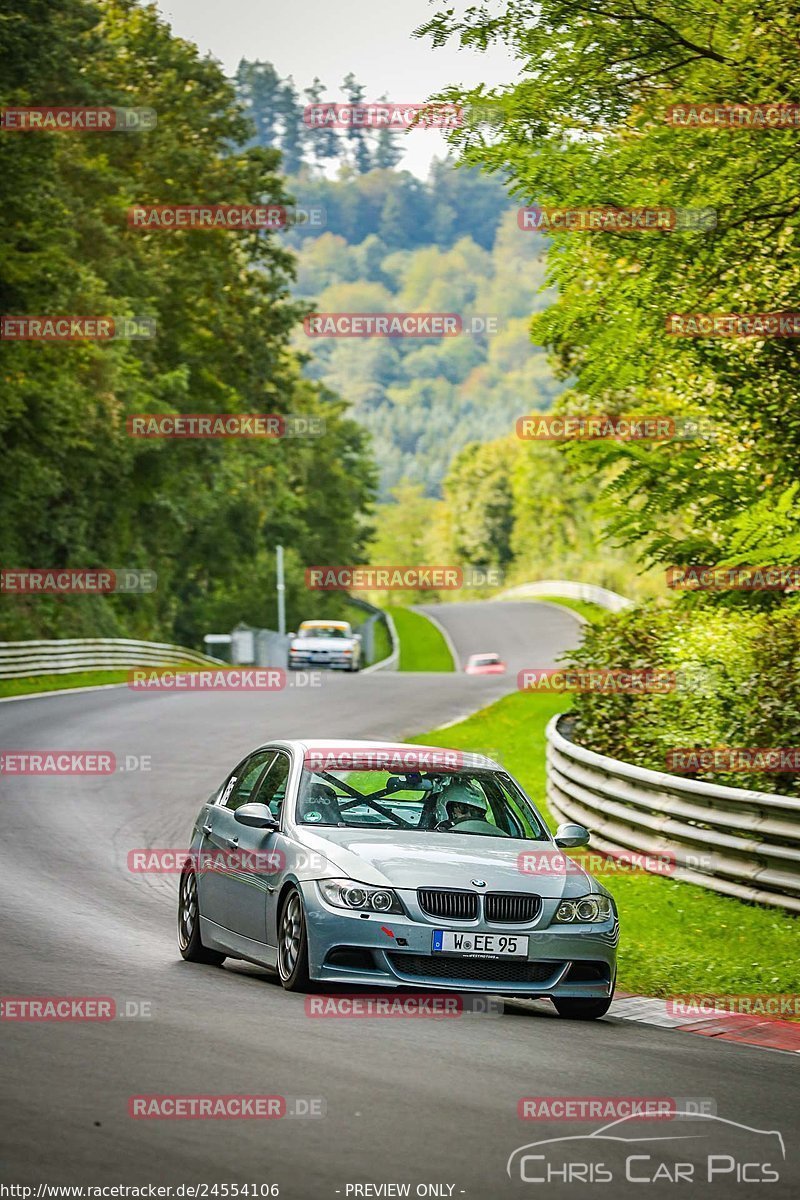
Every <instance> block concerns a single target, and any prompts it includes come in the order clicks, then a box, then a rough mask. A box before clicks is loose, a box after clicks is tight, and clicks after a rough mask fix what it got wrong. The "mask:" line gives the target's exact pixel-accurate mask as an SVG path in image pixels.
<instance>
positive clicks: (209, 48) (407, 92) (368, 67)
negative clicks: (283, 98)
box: [158, 0, 517, 176]
mask: <svg viewBox="0 0 800 1200" xmlns="http://www.w3.org/2000/svg"><path fill="white" fill-rule="evenodd" d="M499 6H500V0H488V4H487V7H489V8H490V9H497V8H498V7H499ZM445 7H447V8H456V9H457V10H458V11H463V10H464V9H465V8H466V7H467V5H466V4H465V3H464V2H463V0H446V3H445V0H433V2H432V3H431V0H294V3H287V2H286V0H158V8H159V10H160V11H161V13H162V15H163V16H164V17H165V19H166V20H167V21H168V22H169V23H170V25H171V26H172V29H173V32H174V33H176V34H177V35H178V36H179V37H183V38H188V39H189V40H190V41H193V42H195V43H196V44H197V45H198V46H199V47H200V50H201V52H203V53H204V54H205V53H209V54H211V55H212V56H213V57H214V58H216V59H218V60H219V61H220V62H221V63H222V66H223V68H224V69H225V71H226V73H228V74H233V72H234V71H235V70H236V66H237V64H238V62H239V60H240V59H241V58H249V59H255V58H260V59H262V60H266V61H268V62H271V63H273V65H274V66H275V68H276V70H277V71H278V73H279V75H281V76H283V77H285V76H287V75H292V76H294V81H295V85H296V86H297V88H298V90H302V88H304V87H306V86H308V84H310V83H311V81H312V80H313V78H314V76H315V75H318V76H319V78H320V79H321V80H322V82H323V83H324V84H325V85H326V89H327V90H326V92H325V98H330V99H341V97H340V95H339V84H340V83H341V81H342V79H343V78H344V76H345V75H347V74H348V72H350V71H352V72H353V73H354V75H355V76H356V78H357V79H358V80H359V81H360V82H361V83H363V84H364V85H365V87H366V97H365V98H366V99H367V100H376V99H377V98H378V97H379V96H382V95H384V93H385V94H386V96H387V97H388V98H389V99H390V100H394V101H398V102H401V103H404V104H407V103H413V102H420V101H423V100H425V99H427V98H428V96H430V95H431V94H432V93H434V92H436V91H438V90H439V89H441V88H443V87H445V86H447V85H448V84H461V85H464V86H472V85H474V84H477V83H480V82H482V81H483V82H485V83H487V84H489V85H493V84H501V83H509V82H511V81H512V80H513V79H514V78H515V77H516V74H517V70H516V64H515V62H514V60H513V59H512V58H511V56H510V54H509V53H508V51H507V50H506V49H505V48H504V47H493V48H492V49H490V50H488V51H487V52H486V53H484V54H481V53H478V52H474V51H472V50H461V49H459V47H458V46H457V45H456V44H455V43H450V44H448V45H446V46H444V47H442V48H440V49H436V50H434V49H433V48H432V47H431V44H430V40H429V39H427V38H426V39H419V38H414V37H412V36H411V34H412V32H413V30H414V29H415V28H416V27H417V26H418V25H420V24H422V22H423V21H425V20H426V19H427V17H428V16H429V15H430V14H432V13H435V12H436V11H438V9H440V8H445ZM400 145H401V146H402V147H403V149H404V156H403V161H402V164H401V165H402V166H403V167H405V168H407V169H408V170H410V171H413V172H414V173H415V174H417V175H421V176H424V175H425V174H426V173H427V169H428V166H429V164H430V161H431V159H432V158H433V157H434V156H442V155H443V154H444V153H446V150H447V147H446V144H445V142H444V139H443V138H442V136H441V134H439V133H437V132H436V131H435V130H432V129H413V130H411V131H409V132H408V133H407V134H404V135H402V137H401V142H400Z"/></svg>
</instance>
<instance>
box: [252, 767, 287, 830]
mask: <svg viewBox="0 0 800 1200" xmlns="http://www.w3.org/2000/svg"><path fill="white" fill-rule="evenodd" d="M291 766H292V760H291V759H290V758H289V755H288V754H286V753H284V751H283V750H279V751H278V753H277V754H276V755H275V761H274V762H273V763H272V765H271V766H270V768H269V770H268V771H267V773H266V774H265V775H264V776H263V778H262V780H261V783H260V785H259V788H258V793H257V794H256V795H255V796H254V797H253V799H254V800H256V801H257V802H258V803H259V804H268V805H269V807H270V810H271V812H272V815H273V817H275V818H276V819H278V818H280V815H281V807H282V805H283V801H284V799H285V797H286V786H287V784H288V782H289V772H290V770H291Z"/></svg>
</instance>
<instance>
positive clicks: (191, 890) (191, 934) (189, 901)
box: [178, 870, 225, 967]
mask: <svg viewBox="0 0 800 1200" xmlns="http://www.w3.org/2000/svg"><path fill="white" fill-rule="evenodd" d="M178 949H179V950H180V952H181V955H182V957H183V958H185V959H186V961H187V962H196V963H207V964H208V965H209V966H214V967H218V966H219V965H220V963H223V962H224V961H225V955H224V954H220V953H219V952H218V951H217V950H208V949H206V947H205V946H204V945H203V943H202V942H201V940H200V904H199V902H198V899H197V876H196V875H195V873H194V871H192V870H188V871H184V872H183V874H182V875H181V882H180V887H179V889H178Z"/></svg>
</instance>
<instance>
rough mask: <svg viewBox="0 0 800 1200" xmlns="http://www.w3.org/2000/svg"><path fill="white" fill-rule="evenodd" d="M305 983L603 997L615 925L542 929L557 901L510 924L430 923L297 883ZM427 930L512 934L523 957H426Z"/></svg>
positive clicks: (612, 964)
mask: <svg viewBox="0 0 800 1200" xmlns="http://www.w3.org/2000/svg"><path fill="white" fill-rule="evenodd" d="M302 890H303V896H304V900H305V910H306V925H307V931H308V948H309V969H310V974H311V978H312V979H315V980H318V981H322V982H326V983H339V984H342V983H344V984H355V985H360V986H362V987H364V986H371V987H390V988H414V989H417V990H419V989H424V990H429V989H437V990H438V989H445V990H447V991H459V992H484V993H485V992H492V993H497V994H506V995H515V996H555V997H559V996H573V997H577V996H584V997H586V998H587V999H589V998H591V999H597V998H604V997H607V996H608V995H609V994H610V992H611V989H612V987H613V983H614V978H615V974H616V949H617V943H618V941H619V926H618V923H617V919H616V917H614V918H612V920H610V921H608V922H606V923H604V924H602V925H573V926H567V925H556V926H552V925H550V919H551V917H552V915H553V913H554V912H555V908H556V907H557V904H558V901H556V900H545V901H544V902H543V905H542V911H541V913H540V915H539V917H538V918H537V919H536V920H535V921H533V922H530V923H528V924H523V925H518V926H513V927H512V926H508V925H497V924H488V923H479V922H452V921H445V920H442V919H437V918H433V917H430V918H428V917H424V916H423V915H422V914H420V918H421V919H417V918H416V916H415V917H410V916H407V915H403V916H395V915H392V916H381V915H378V914H375V913H369V914H361V913H358V912H349V911H347V910H343V909H338V908H333V907H332V906H330V905H328V904H327V903H326V902H325V901H323V900H322V899H321V897H320V893H319V890H318V889H317V887H316V884H314V883H305V884H303V885H302ZM435 929H454V930H463V931H466V930H469V932H471V933H495V934H519V935H521V936H525V937H527V938H528V939H529V941H528V957H527V959H523V958H485V957H483V956H480V957H474V958H473V957H469V956H465V955H458V956H449V955H446V954H443V953H435V954H434V953H433V952H432V943H433V931H434V930H435Z"/></svg>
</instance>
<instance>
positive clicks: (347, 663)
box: [289, 653, 358, 671]
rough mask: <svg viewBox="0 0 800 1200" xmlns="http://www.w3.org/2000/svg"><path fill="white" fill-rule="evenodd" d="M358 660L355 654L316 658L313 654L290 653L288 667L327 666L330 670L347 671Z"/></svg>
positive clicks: (293, 668)
mask: <svg viewBox="0 0 800 1200" xmlns="http://www.w3.org/2000/svg"><path fill="white" fill-rule="evenodd" d="M354 662H356V663H357V662H358V657H357V656H355V655H352V654H351V655H348V657H347V658H345V657H344V655H341V656H339V655H337V656H336V657H335V658H334V657H333V656H329V657H326V658H317V657H316V656H315V655H314V654H302V653H301V654H290V655H289V669H290V670H300V669H301V668H302V669H303V670H304V671H305V670H309V669H310V668H329V669H330V670H332V671H349V670H351V669H352V666H353V663H354Z"/></svg>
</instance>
